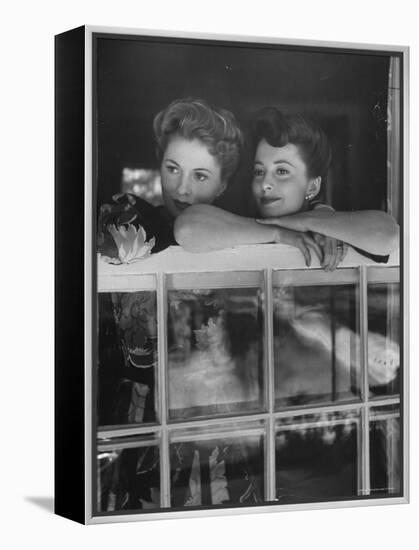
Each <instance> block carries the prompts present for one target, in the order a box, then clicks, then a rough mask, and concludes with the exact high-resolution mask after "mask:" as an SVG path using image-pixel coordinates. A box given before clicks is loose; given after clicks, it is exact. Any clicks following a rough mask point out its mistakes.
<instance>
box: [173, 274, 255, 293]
mask: <svg viewBox="0 0 419 550" xmlns="http://www.w3.org/2000/svg"><path fill="white" fill-rule="evenodd" d="M262 285H263V269H258V270H255V271H247V270H246V271H240V270H237V271H219V272H206V273H191V272H187V273H186V272H185V273H167V274H166V287H167V290H200V289H213V288H214V289H215V288H261V287H262Z"/></svg>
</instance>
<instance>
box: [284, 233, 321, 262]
mask: <svg viewBox="0 0 419 550" xmlns="http://www.w3.org/2000/svg"><path fill="white" fill-rule="evenodd" d="M275 242H277V243H281V244H288V245H290V246H294V247H295V248H298V249H299V250H300V251H301V253H302V255H303V256H304V259H305V262H306V266H307V267H308V266H310V265H311V251H314V252H315V254H316V255H317V257H318V258H319V261H320V263H322V260H323V252H322V249H321V247H320V246H319V244H318V243H317V242H316V241H315V239H314V238H313V237H312V236H311V235H310V234H309V233H304V232H301V231H293V230H292V229H284V228H283V227H278V228H277V233H276V238H275Z"/></svg>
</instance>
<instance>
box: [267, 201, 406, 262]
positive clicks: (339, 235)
mask: <svg viewBox="0 0 419 550" xmlns="http://www.w3.org/2000/svg"><path fill="white" fill-rule="evenodd" d="M258 223H260V224H263V225H264V226H265V227H266V225H277V226H278V227H284V228H287V229H292V230H294V231H303V232H304V231H313V232H316V233H321V234H322V235H326V236H327V237H332V238H334V239H339V240H341V241H344V242H346V243H348V244H350V245H352V246H356V247H357V248H360V249H362V250H365V251H366V252H370V253H372V254H379V255H387V254H390V253H391V252H393V251H394V250H396V249H397V247H398V245H399V226H398V224H397V223H396V221H395V220H394V218H392V216H390V215H389V214H386V213H385V212H381V211H379V210H359V211H355V212H336V211H330V210H323V209H316V210H311V211H309V212H300V213H298V214H292V215H290V216H282V217H279V218H266V219H262V220H258Z"/></svg>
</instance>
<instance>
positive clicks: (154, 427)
mask: <svg viewBox="0 0 419 550" xmlns="http://www.w3.org/2000/svg"><path fill="white" fill-rule="evenodd" d="M399 404H400V398H399V397H390V398H381V399H377V400H375V401H373V402H369V403H363V402H362V401H355V402H351V403H342V404H328V405H322V406H317V407H310V408H306V409H301V408H299V409H287V410H283V411H276V412H274V413H272V415H270V414H269V413H266V412H262V413H255V414H248V415H246V416H229V417H223V418H218V417H217V418H205V419H201V420H188V421H182V422H173V423H170V424H167V425H166V426H165V427H164V429H165V430H167V432H169V433H172V432H174V431H182V430H188V429H193V428H194V429H197V430H198V429H205V428H207V429H208V428H213V431H212V432H211V435H214V434H217V433H218V432H220V433H221V432H222V431H223V430H226V429H229V431H231V432H233V431H234V429H236V428H237V429H240V428H243V425H245V424H246V423H247V424H249V423H251V422H261V421H265V420H267V419H268V418H272V419H274V420H280V419H281V418H289V417H299V416H306V415H310V414H313V415H314V414H321V413H339V412H345V411H351V410H361V409H363V408H369V409H371V408H372V409H374V408H379V407H383V406H390V405H399ZM380 414H381V413H377V416H374V419H376V418H379V416H380ZM382 414H383V415H387V414H390V415H391V414H393V413H386V412H385V411H383V413H382ZM394 414H397V413H394ZM339 422H340V421H339ZM293 424H294V423H293ZM295 425H299V426H300V425H301V424H298V422H297V423H296V424H295ZM233 426H234V427H233ZM218 428H219V429H218ZM249 429H252V430H253V429H256V430H257V429H258V426H255V427H254V428H253V427H252V428H249ZM261 429H262V428H261ZM162 430H163V426H161V425H158V424H147V425H136V426H132V427H124V428H121V427H117V428H115V429H110V427H108V426H107V427H106V429H103V428H102V429H100V430H99V431H98V445H103V444H108V443H110V441H109V440H110V439H116V438H123V437H125V438H128V437H129V438H132V437H135V436H143V435H150V434H155V435H156V436H159V435H160V433H161V432H162ZM130 441H132V439H130ZM134 446H138V442H135V444H134Z"/></svg>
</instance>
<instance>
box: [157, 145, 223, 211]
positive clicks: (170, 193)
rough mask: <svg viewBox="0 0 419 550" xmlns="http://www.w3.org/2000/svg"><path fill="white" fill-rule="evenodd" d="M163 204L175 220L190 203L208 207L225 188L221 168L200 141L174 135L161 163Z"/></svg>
mask: <svg viewBox="0 0 419 550" xmlns="http://www.w3.org/2000/svg"><path fill="white" fill-rule="evenodd" d="M161 182H162V188H163V200H164V203H165V205H166V207H167V209H168V210H169V212H170V213H171V214H172V216H174V217H177V216H178V215H179V214H180V213H181V212H182V211H183V210H185V208H187V207H188V206H191V205H192V204H211V203H212V202H213V201H214V200H215V198H216V197H217V196H218V195H220V194H221V193H222V192H223V191H224V189H225V183H224V182H223V181H222V179H221V166H220V164H219V162H218V160H217V158H216V157H214V156H213V155H211V153H210V152H209V151H208V148H207V146H206V145H205V144H204V143H203V142H202V141H200V140H199V139H185V138H183V137H180V136H174V137H172V138H171V139H170V141H169V143H168V145H167V147H166V151H165V152H164V156H163V161H162V164H161Z"/></svg>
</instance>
